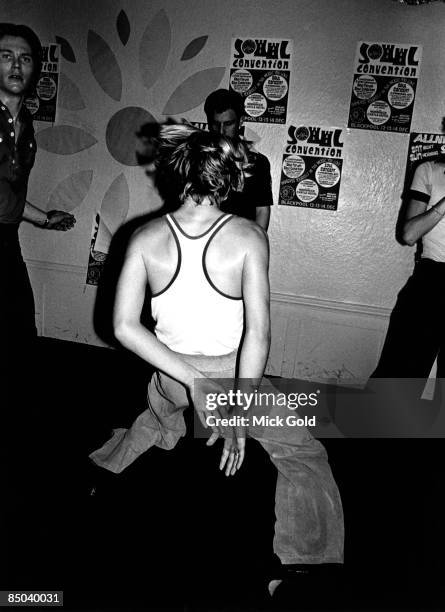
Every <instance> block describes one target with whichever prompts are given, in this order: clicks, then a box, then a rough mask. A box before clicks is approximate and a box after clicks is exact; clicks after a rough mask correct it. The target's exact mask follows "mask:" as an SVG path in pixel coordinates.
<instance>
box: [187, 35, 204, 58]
mask: <svg viewBox="0 0 445 612" xmlns="http://www.w3.org/2000/svg"><path fill="white" fill-rule="evenodd" d="M208 38H209V37H208V36H200V37H199V38H195V39H194V40H192V42H190V43H189V44H188V45H187V46H186V48H185V49H184V53H183V54H182V56H181V61H183V62H184V61H186V60H189V59H192V57H195V56H196V55H198V53H199V52H200V51H201V49H202V48H203V47H204V45H205V44H206V42H207V39H208Z"/></svg>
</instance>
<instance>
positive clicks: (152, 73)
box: [139, 10, 171, 89]
mask: <svg viewBox="0 0 445 612" xmlns="http://www.w3.org/2000/svg"><path fill="white" fill-rule="evenodd" d="M170 46H171V28H170V22H169V20H168V17H167V15H166V13H165V11H164V10H160V11H159V12H158V13H156V15H155V16H154V18H153V19H152V21H151V22H150V23H149V24H148V26H147V28H146V29H145V32H144V33H143V35H142V39H141V44H140V47H139V69H140V72H141V79H142V84H143V86H144V87H146V88H147V89H150V87H151V86H152V85H153V83H155V81H156V80H157V79H158V78H159V76H160V75H161V74H162V71H163V70H164V68H165V65H166V63H167V58H168V54H169V52H170Z"/></svg>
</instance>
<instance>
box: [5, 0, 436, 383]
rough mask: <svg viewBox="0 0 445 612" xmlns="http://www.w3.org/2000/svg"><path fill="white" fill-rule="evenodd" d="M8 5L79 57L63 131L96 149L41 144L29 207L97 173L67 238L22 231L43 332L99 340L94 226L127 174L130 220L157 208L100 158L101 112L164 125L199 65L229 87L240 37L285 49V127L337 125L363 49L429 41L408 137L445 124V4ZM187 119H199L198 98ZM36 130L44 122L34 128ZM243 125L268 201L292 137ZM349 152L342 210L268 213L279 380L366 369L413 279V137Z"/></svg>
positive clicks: (104, 116)
mask: <svg viewBox="0 0 445 612" xmlns="http://www.w3.org/2000/svg"><path fill="white" fill-rule="evenodd" d="M1 5H2V11H3V15H4V19H6V18H7V19H10V20H15V21H23V20H25V19H26V22H27V23H29V24H30V25H31V26H33V27H35V29H36V30H37V31H38V33H39V34H40V36H41V38H42V40H52V39H53V38H54V36H55V35H58V36H62V37H64V38H66V39H67V40H68V41H69V42H70V43H71V45H72V47H73V50H74V51H75V54H76V58H77V62H76V63H75V64H74V63H69V62H65V61H64V62H63V63H62V70H63V72H64V73H65V74H66V75H67V76H68V77H69V78H70V79H71V80H72V81H73V82H74V83H76V84H77V87H78V88H79V91H80V92H81V95H82V97H83V99H84V102H85V109H83V110H79V111H72V110H64V109H60V113H59V118H58V122H59V123H64V124H70V125H72V126H76V127H81V128H82V129H84V130H85V131H86V132H89V133H91V134H93V135H94V137H95V138H96V139H97V141H98V142H97V143H96V145H94V146H93V147H91V148H89V149H86V150H83V151H81V152H79V153H76V154H74V155H70V156H63V155H56V154H54V153H48V152H46V151H42V150H40V152H39V154H38V161H37V164H36V167H35V169H34V172H33V175H32V180H31V184H30V191H29V198H30V200H31V201H35V203H36V204H38V205H42V206H45V205H46V203H47V201H48V199H49V196H50V194H51V192H52V190H53V189H55V187H56V186H57V184H58V183H59V182H60V181H62V180H63V179H64V178H66V177H67V176H69V175H70V174H71V173H74V172H77V171H80V170H87V169H92V170H93V171H94V175H93V181H92V184H91V187H90V190H89V192H88V194H87V196H86V198H85V199H84V201H83V202H82V203H81V205H80V206H79V207H78V208H76V209H75V210H74V211H73V212H74V214H75V215H76V217H77V225H76V228H75V230H73V231H71V232H69V233H68V234H63V235H60V234H57V233H55V232H43V231H41V230H39V229H36V228H33V227H31V226H29V225H25V224H23V227H22V230H21V236H22V244H23V250H24V253H25V255H26V258H27V260H28V262H29V267H30V272H31V275H32V281H33V285H34V290H35V294H36V302H37V310H38V322H39V326H40V330H41V333H43V334H45V335H47V336H52V337H57V338H64V339H69V340H77V341H80V342H87V343H93V344H99V343H100V341H99V340H98V338H97V337H96V335H95V333H94V330H93V327H92V308H93V305H94V297H95V289H94V287H91V286H86V285H85V275H86V266H87V260H88V249H89V242H90V235H91V228H92V223H93V218H94V215H95V211H96V210H97V209H98V208H99V207H100V204H101V202H102V199H103V197H104V194H105V192H106V190H107V189H108V187H109V186H110V184H111V182H112V181H113V180H114V179H115V178H116V177H117V176H118V175H119V174H120V173H124V176H125V178H126V180H127V183H128V185H129V191H130V204H129V213H128V217H132V216H135V215H136V214H140V213H142V212H144V211H146V210H148V209H149V208H150V206H152V207H153V206H154V205H155V204H156V205H158V201H156V198H154V199H153V193H152V192H151V191H150V189H149V186H148V185H147V183H146V181H145V177H144V175H143V173H142V172H141V170H140V169H138V168H137V167H129V166H124V165H122V164H120V163H119V162H118V161H116V160H115V159H113V158H112V157H111V155H110V154H109V152H108V150H107V147H106V144H105V130H106V126H107V123H108V121H109V119H110V117H111V116H112V115H113V114H114V113H115V112H117V111H118V110H120V109H122V108H124V107H125V106H141V107H144V108H146V109H147V110H148V111H149V112H150V113H151V114H152V115H153V116H154V117H155V118H156V119H158V120H162V119H163V115H162V111H163V109H164V106H165V104H166V102H167V100H168V99H169V97H170V95H171V94H172V93H173V91H174V90H175V89H176V87H177V86H178V85H179V84H180V83H181V82H182V81H184V80H185V79H186V78H187V77H189V76H191V75H192V74H194V73H196V72H198V71H199V70H204V69H207V68H213V67H225V68H226V70H225V72H221V81H220V83H217V84H215V87H216V86H221V87H226V86H227V84H228V73H229V71H228V68H227V66H228V60H229V51H230V41H231V38H232V37H233V36H265V37H266V36H267V37H277V38H280V37H283V38H291V39H293V41H294V71H293V73H292V76H291V89H290V105H289V109H288V122H289V123H293V124H294V125H300V124H311V125H314V124H315V125H325V126H327V127H331V126H332V127H345V126H346V123H347V117H348V104H349V98H350V91H351V83H352V68H353V60H354V54H355V50H356V45H357V41H360V40H375V41H383V42H396V43H412V44H419V45H423V59H422V66H421V76H420V80H419V83H418V90H417V98H416V104H415V109H414V117H413V122H412V128H411V129H412V131H432V132H434V131H440V124H441V117H442V115H443V114H445V113H444V107H443V102H442V101H443V99H444V98H445V95H444V94H445V91H444V89H445V79H444V78H443V76H442V75H443V66H444V60H445V57H444V55H445V45H444V44H443V38H444V34H443V32H444V31H445V5H444V4H443V3H442V2H437V3H433V4H431V5H423V6H418V7H416V6H407V5H402V4H399V3H398V2H394V0H335V1H333V0H243V2H239V1H238V0H195V1H194V2H183V1H182V0H165V1H160V0H159V1H153V2H150V3H148V2H146V1H145V0H120V1H117V0H94V2H87V1H86V0H71V1H70V2H69V3H68V2H63V1H62V0H58V1H57V0H40V1H39V3H35V2H24V1H23V0H16V2H14V3H13V4H12V3H6V2H1ZM25 8H26V10H24V9H25ZM121 9H124V10H125V12H126V14H127V15H128V18H129V21H130V24H131V34H130V39H129V41H128V44H127V45H126V46H125V47H124V46H123V45H122V43H121V42H120V40H119V38H118V36H117V33H116V27H115V22H116V17H117V15H118V14H119V11H120V10H121ZM161 9H163V10H164V11H165V16H163V17H162V18H161V22H162V23H164V24H165V22H166V19H167V20H168V22H169V24H170V27H171V47H170V51H169V54H168V58H167V60H166V64H165V67H164V68H162V61H161V60H162V53H163V51H162V49H163V45H164V46H165V44H166V38H167V35H166V31H160V32H159V41H156V42H155V43H154V44H153V57H152V58H151V59H150V58H149V57H148V56H146V58H145V60H144V61H147V62H150V61H155V60H156V61H157V62H158V64H159V66H160V68H161V69H160V70H159V75H158V78H157V80H156V82H155V83H154V84H153V86H152V87H151V88H150V89H146V88H144V86H143V85H142V83H141V76H140V71H139V63H138V62H139V48H140V41H141V37H142V35H143V33H144V30H145V28H146V27H147V25H148V24H149V23H150V21H151V20H152V19H153V18H154V17H155V16H156V15H157V14H158V12H159V11H160V10H161ZM25 16H26V17H25ZM157 23H158V24H159V23H160V21H158V22H157ZM89 29H92V30H94V31H95V32H96V33H97V34H99V35H100V36H102V37H103V38H104V39H105V40H106V41H107V43H108V45H109V46H110V47H111V49H112V50H113V52H114V54H115V56H116V58H117V61H118V63H119V65H120V67H121V71H122V76H123V93H122V98H121V100H120V101H119V102H117V101H115V100H113V99H111V98H110V97H109V96H107V94H105V92H104V91H103V90H102V89H101V88H100V87H99V86H98V83H97V82H96V80H95V79H94V77H93V75H92V73H91V69H90V66H89V62H88V57H87V52H86V49H87V33H88V30H89ZM204 35H208V37H209V38H208V41H207V44H206V45H205V47H204V49H203V50H202V51H201V52H200V53H199V54H198V55H197V56H196V57H194V58H193V59H191V60H189V61H180V58H181V55H182V52H183V50H184V48H185V47H186V46H187V44H188V43H189V42H190V41H191V40H192V39H194V38H196V37H198V36H204ZM181 116H184V117H187V118H189V119H191V120H203V119H204V118H203V112H202V103H199V104H198V106H196V107H195V108H192V109H190V110H188V111H186V112H183V113H180V114H179V115H178V117H181ZM42 127H46V126H43V125H39V126H38V128H39V129H42ZM249 127H250V128H251V129H252V130H254V131H255V132H256V134H257V135H258V136H259V138H260V142H259V143H258V149H259V150H260V151H262V152H263V153H265V154H266V155H267V156H268V157H269V159H270V161H271V164H272V172H273V182H274V197H275V200H277V199H278V182H279V177H280V161H281V156H282V151H283V145H284V142H285V134H286V128H285V127H276V126H267V125H266V126H264V125H260V124H250V125H249ZM345 142H346V144H345V148H346V150H345V161H344V166H343V177H342V185H341V193H340V202H339V206H338V211H337V212H329V211H323V210H310V209H302V208H294V207H285V206H280V207H278V206H275V207H274V209H273V212H272V220H271V227H270V232H269V233H270V241H271V270H270V276H271V286H272V292H273V308H272V314H273V331H274V336H273V343H272V350H271V357H270V360H269V366H268V369H269V371H270V372H272V373H276V374H283V375H289V376H302V377H307V378H323V377H330V378H334V379H342V380H343V379H348V378H354V377H366V376H367V375H369V373H370V372H371V371H372V369H373V367H374V365H375V363H376V360H377V357H378V353H379V350H380V347H381V343H382V340H383V337H384V331H385V327H386V324H387V317H388V314H389V312H390V309H391V308H392V306H393V304H394V301H395V297H396V294H397V291H398V290H399V289H400V287H401V286H402V284H403V283H404V281H405V280H406V278H407V277H408V275H409V273H410V271H411V269H412V262H413V250H412V249H409V248H407V247H401V246H399V245H398V244H397V243H396V241H395V238H394V225H395V221H396V217H397V213H398V209H399V205H400V193H401V189H402V185H403V179H404V168H405V161H406V153H407V146H408V136H407V135H401V134H391V133H388V134H385V133H377V132H371V131H366V130H348V131H347V133H346V134H345ZM154 201H155V204H153V202H154ZM116 206H119V203H116Z"/></svg>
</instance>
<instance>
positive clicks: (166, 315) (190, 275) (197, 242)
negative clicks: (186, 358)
mask: <svg viewBox="0 0 445 612" xmlns="http://www.w3.org/2000/svg"><path fill="white" fill-rule="evenodd" d="M231 218H232V215H221V217H219V218H218V219H217V220H216V221H215V223H213V224H212V225H211V226H210V227H209V228H208V229H207V230H206V231H205V232H204V233H203V234H200V235H199V236H189V235H188V234H186V233H185V232H184V230H183V229H182V227H181V226H180V225H179V223H178V222H177V220H176V219H175V218H174V217H173V216H172V215H166V216H165V219H166V221H167V223H168V225H169V227H170V230H171V231H172V233H173V236H174V238H175V242H176V246H177V249H178V264H177V267H176V271H175V273H174V275H173V278H172V279H171V281H170V282H169V283H168V285H167V286H166V287H165V289H163V290H162V291H160V292H159V293H156V294H154V295H153V297H152V301H151V309H152V315H153V318H154V320H155V321H156V327H155V333H156V336H157V338H158V339H159V340H160V341H161V342H163V343H164V344H166V345H167V346H168V347H169V348H170V349H172V350H173V351H176V352H178V353H186V354H189V355H208V356H217V355H225V354H227V353H230V352H232V351H234V350H236V349H238V346H239V343H240V340H241V335H242V331H243V301H242V297H233V296H230V295H226V294H225V293H222V292H221V291H219V290H218V289H217V288H216V287H215V285H214V284H213V283H212V280H211V279H210V277H209V275H208V272H207V269H206V265H205V257H206V253H207V249H208V246H209V244H210V243H211V241H212V240H213V238H214V236H215V234H216V233H217V232H219V231H220V229H221V228H222V227H223V226H224V225H225V224H226V223H227V222H228V221H230V219H231Z"/></svg>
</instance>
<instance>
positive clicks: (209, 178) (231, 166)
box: [156, 125, 248, 205]
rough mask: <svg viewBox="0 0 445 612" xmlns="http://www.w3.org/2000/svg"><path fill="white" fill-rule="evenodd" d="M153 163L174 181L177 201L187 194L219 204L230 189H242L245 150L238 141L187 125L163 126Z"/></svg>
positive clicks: (163, 174)
mask: <svg viewBox="0 0 445 612" xmlns="http://www.w3.org/2000/svg"><path fill="white" fill-rule="evenodd" d="M156 165H157V169H158V172H159V173H160V174H161V175H162V176H163V177H164V179H165V178H166V177H168V179H169V180H170V181H171V182H172V183H174V185H175V190H176V193H177V197H179V199H180V200H182V201H184V200H185V199H186V198H187V197H191V198H192V199H193V200H194V201H195V202H196V203H197V204H200V203H201V201H202V200H203V199H204V198H205V197H208V198H209V200H210V201H211V203H212V204H217V205H219V204H220V202H223V201H224V200H225V199H226V198H227V197H228V195H229V193H230V191H232V190H234V191H241V190H242V188H243V185H244V172H243V170H244V169H245V168H246V167H247V166H248V162H247V151H246V149H245V146H244V145H243V143H241V142H240V143H234V142H233V141H232V140H230V139H228V138H225V137H224V136H220V135H219V134H213V133H210V132H203V131H202V130H198V129H197V128H195V127H193V126H191V125H170V126H163V127H162V128H161V132H160V137H159V150H158V158H157V160H156Z"/></svg>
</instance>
